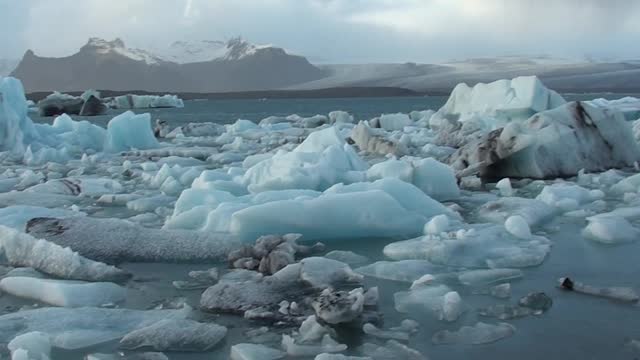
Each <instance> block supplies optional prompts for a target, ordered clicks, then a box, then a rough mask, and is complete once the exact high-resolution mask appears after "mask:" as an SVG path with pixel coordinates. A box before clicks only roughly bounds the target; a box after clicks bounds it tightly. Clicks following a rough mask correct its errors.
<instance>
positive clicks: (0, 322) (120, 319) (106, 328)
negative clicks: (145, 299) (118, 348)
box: [0, 307, 191, 350]
mask: <svg viewBox="0 0 640 360" xmlns="http://www.w3.org/2000/svg"><path fill="white" fill-rule="evenodd" d="M190 311H191V309H190V308H186V309H180V310H148V311H142V310H128V309H103V308H94V307H81V308H74V309H70V308H56V307H52V308H40V309H35V310H26V311H19V312H14V313H10V314H7V315H2V316H0V343H8V342H9V341H10V340H11V339H13V338H14V337H15V336H16V335H20V334H24V333H28V332H33V331H39V332H42V333H45V334H47V335H49V337H50V339H51V345H52V346H53V347H56V348H61V349H65V350H80V349H86V348H89V347H91V346H95V345H99V344H103V343H106V342H109V341H114V340H118V339H120V338H122V337H123V336H124V335H126V334H127V333H129V332H131V331H133V330H135V329H139V328H142V327H145V326H149V325H151V324H153V323H156V322H158V321H160V320H163V319H183V318H185V317H186V316H188V315H189V313H190Z"/></svg>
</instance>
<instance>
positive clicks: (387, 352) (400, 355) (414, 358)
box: [362, 340, 427, 360]
mask: <svg viewBox="0 0 640 360" xmlns="http://www.w3.org/2000/svg"><path fill="white" fill-rule="evenodd" d="M362 352H363V353H364V354H365V355H366V356H369V357H371V358H372V359H376V360H394V359H395V360H397V359H407V360H427V357H426V356H424V355H422V354H421V353H420V352H419V351H418V350H415V349H412V348H410V347H408V346H407V345H404V344H401V343H399V342H397V341H396V340H389V341H387V342H386V343H385V344H384V345H377V344H371V343H365V344H363V345H362Z"/></svg>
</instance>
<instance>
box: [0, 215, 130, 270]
mask: <svg viewBox="0 0 640 360" xmlns="http://www.w3.org/2000/svg"><path fill="white" fill-rule="evenodd" d="M0 253H1V254H2V255H3V256H2V257H3V258H4V259H6V262H7V263H8V264H9V265H11V266H24V267H32V268H34V269H36V270H38V271H41V272H44V273H46V274H50V275H54V276H57V277H60V278H63V279H71V280H87V281H120V280H123V279H126V277H127V273H126V272H124V271H122V270H120V269H118V268H116V267H114V266H110V265H106V264H104V263H100V262H96V261H93V260H89V259H87V258H85V257H82V256H80V255H79V254H78V253H75V252H73V251H72V250H71V249H69V248H63V247H61V246H59V245H56V244H53V243H50V242H48V241H46V240H38V239H36V238H34V237H32V236H31V235H28V234H25V233H22V232H19V231H17V230H14V229H11V228H8V227H5V226H0Z"/></svg>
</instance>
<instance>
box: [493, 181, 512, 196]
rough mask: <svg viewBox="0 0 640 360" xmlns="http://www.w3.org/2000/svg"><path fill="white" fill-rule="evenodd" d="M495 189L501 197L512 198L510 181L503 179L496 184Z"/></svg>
mask: <svg viewBox="0 0 640 360" xmlns="http://www.w3.org/2000/svg"><path fill="white" fill-rule="evenodd" d="M496 188H497V189H498V190H499V191H500V195H502V196H507V197H508V196H513V188H512V187H511V180H509V178H504V179H502V180H500V181H498V183H497V184H496Z"/></svg>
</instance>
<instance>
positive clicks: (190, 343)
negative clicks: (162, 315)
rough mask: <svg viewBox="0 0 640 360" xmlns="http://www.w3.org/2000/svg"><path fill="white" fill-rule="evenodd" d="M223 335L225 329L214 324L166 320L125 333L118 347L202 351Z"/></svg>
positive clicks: (213, 345)
mask: <svg viewBox="0 0 640 360" xmlns="http://www.w3.org/2000/svg"><path fill="white" fill-rule="evenodd" d="M226 335H227V328H226V327H224V326H220V325H217V324H214V323H199V322H196V321H193V320H187V319H167V320H161V321H158V322H156V323H154V324H152V325H149V326H147V327H144V328H140V329H137V330H134V331H132V332H130V333H128V334H127V335H125V336H124V337H123V338H122V340H120V346H121V347H122V348H124V349H140V348H151V349H153V350H155V351H197V352H205V351H208V350H210V349H212V348H213V347H215V346H216V345H218V343H219V342H220V341H222V339H224V337H225V336H226Z"/></svg>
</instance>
